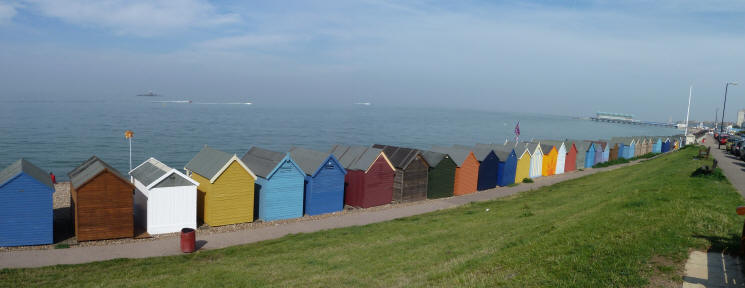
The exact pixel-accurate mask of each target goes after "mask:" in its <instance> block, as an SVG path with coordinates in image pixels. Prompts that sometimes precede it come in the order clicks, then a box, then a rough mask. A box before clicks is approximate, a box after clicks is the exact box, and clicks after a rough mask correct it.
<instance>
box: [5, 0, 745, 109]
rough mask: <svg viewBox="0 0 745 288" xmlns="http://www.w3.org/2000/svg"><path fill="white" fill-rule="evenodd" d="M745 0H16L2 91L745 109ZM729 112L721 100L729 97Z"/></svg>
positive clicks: (77, 96) (8, 7)
mask: <svg viewBox="0 0 745 288" xmlns="http://www.w3.org/2000/svg"><path fill="white" fill-rule="evenodd" d="M744 16H745V2H743V1H720V0H712V1H693V0H657V1H642V0H629V1H603V0H591V1H469V0H462V1H417V0H414V1H384V0H380V1H375V0H364V1H352V0H341V1H335V0H327V1H312V0H303V1H292V0H287V1H220V2H217V1H205V0H167V1H160V0H149V1H140V0H130V1H118V0H99V1H82V0H29V1H5V0H0V101H5V102H9V101H16V100H17V99H24V100H26V99H36V100H49V99H54V100H61V101H65V100H98V99H105V100H106V99H128V98H131V97H135V96H134V95H136V94H139V93H143V92H146V91H148V90H153V91H155V92H156V93H160V94H163V95H164V98H168V99H174V100H181V99H191V100H195V101H226V102H253V103H254V105H266V106H275V107H276V106H279V107H282V106H288V107H289V106H293V107H315V106H318V107H322V106H324V107H325V106H331V107H345V106H349V105H352V103H355V102H372V103H373V105H379V106H396V107H417V106H421V107H448V108H472V109H480V110H493V111H515V112H532V113H544V114H555V115H569V116H590V115H592V114H594V113H595V112H597V111H606V112H618V113H630V114H634V115H635V118H637V119H643V120H653V121H667V120H668V119H670V118H672V119H673V120H682V119H684V118H685V112H686V105H687V100H688V92H689V86H690V85H693V87H694V88H693V104H692V106H691V118H692V119H700V120H713V118H714V113H715V109H716V108H717V107H721V106H722V101H723V95H724V86H725V83H726V82H727V81H741V86H730V89H729V93H728V102H727V106H728V107H727V115H726V116H727V120H734V119H735V115H736V111H737V110H738V109H741V108H745V37H744V36H745V21H743V20H742V19H745V17H744ZM720 111H721V109H720Z"/></svg>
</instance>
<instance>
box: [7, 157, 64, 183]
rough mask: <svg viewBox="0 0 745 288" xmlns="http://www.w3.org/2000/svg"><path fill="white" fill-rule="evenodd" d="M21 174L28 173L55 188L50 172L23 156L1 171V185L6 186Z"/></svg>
mask: <svg viewBox="0 0 745 288" xmlns="http://www.w3.org/2000/svg"><path fill="white" fill-rule="evenodd" d="M21 174H26V175H28V176H29V177H31V178H33V179H34V180H36V181H38V182H39V183H41V184H44V185H45V186H47V187H49V188H50V189H54V185H53V184H52V179H51V178H50V177H49V174H47V172H46V171H44V170H42V169H41V168H39V167H36V165H34V164H31V162H28V161H26V159H23V158H21V159H19V160H18V161H16V162H14V163H13V164H11V165H10V166H8V167H5V169H3V170H2V171H0V187H2V186H4V185H5V184H7V183H8V182H9V181H10V180H12V179H13V178H15V177H18V176H20V175H21Z"/></svg>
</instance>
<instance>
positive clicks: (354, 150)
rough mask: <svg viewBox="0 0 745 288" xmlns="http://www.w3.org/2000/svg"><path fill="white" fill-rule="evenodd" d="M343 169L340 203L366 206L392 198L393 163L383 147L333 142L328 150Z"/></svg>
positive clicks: (383, 203) (382, 203)
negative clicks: (342, 200)
mask: <svg viewBox="0 0 745 288" xmlns="http://www.w3.org/2000/svg"><path fill="white" fill-rule="evenodd" d="M329 152H330V153H331V154H333V155H334V157H336V159H337V160H339V163H341V165H342V166H344V168H345V169H346V170H347V175H346V176H345V178H344V182H345V183H344V204H345V205H349V206H354V207H362V208H369V207H373V206H380V205H385V204H388V203H391V201H393V177H394V175H395V171H396V169H395V167H393V164H391V161H389V160H388V157H386V156H385V153H383V150H381V149H377V148H372V147H363V146H344V145H335V146H334V147H333V148H331V151H329Z"/></svg>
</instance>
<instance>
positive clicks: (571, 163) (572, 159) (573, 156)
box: [564, 143, 577, 172]
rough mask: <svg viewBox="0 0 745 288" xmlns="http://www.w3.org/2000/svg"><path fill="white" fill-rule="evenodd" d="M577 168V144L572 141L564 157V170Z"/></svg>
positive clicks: (570, 170) (568, 170)
mask: <svg viewBox="0 0 745 288" xmlns="http://www.w3.org/2000/svg"><path fill="white" fill-rule="evenodd" d="M574 170H577V146H575V145H574V143H572V144H571V145H569V150H568V151H567V154H566V158H565V159H564V172H572V171H574Z"/></svg>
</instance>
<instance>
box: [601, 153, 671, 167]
mask: <svg viewBox="0 0 745 288" xmlns="http://www.w3.org/2000/svg"><path fill="white" fill-rule="evenodd" d="M658 154H660V153H647V154H644V155H640V156H636V157H633V158H630V159H627V158H618V159H615V160H611V161H606V162H602V163H598V164H595V165H593V166H592V168H603V167H608V166H613V165H618V164H624V163H629V162H631V161H634V160H639V159H649V158H652V157H654V156H657V155H658Z"/></svg>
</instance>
